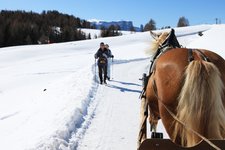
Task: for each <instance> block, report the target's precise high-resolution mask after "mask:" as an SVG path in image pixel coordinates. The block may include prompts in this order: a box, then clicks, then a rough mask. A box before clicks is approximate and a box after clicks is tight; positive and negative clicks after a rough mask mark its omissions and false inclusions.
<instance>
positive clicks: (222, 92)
mask: <svg viewBox="0 0 225 150" xmlns="http://www.w3.org/2000/svg"><path fill="white" fill-rule="evenodd" d="M169 34H170V33H168V32H164V33H162V34H161V35H157V36H156V34H154V35H153V34H152V36H153V37H154V39H155V41H154V42H153V44H152V45H153V48H152V49H151V51H152V52H154V54H155V55H156V54H157V56H156V57H155V61H154V62H153V66H152V69H151V71H150V73H149V76H148V80H147V84H146V87H145V91H144V92H143V95H144V96H143V97H144V99H145V101H146V104H145V105H146V106H147V107H146V108H147V109H148V110H147V111H149V112H150V115H149V123H150V125H151V129H154V130H155V131H156V127H157V123H158V120H159V119H161V120H162V123H163V125H164V127H165V130H166V132H167V133H168V136H169V137H170V139H171V140H172V141H173V142H174V143H176V144H178V145H181V146H184V147H191V146H194V145H196V144H198V143H199V142H200V141H201V140H202V139H225V88H224V83H225V60H224V59H223V58H222V57H221V56H219V55H218V54H216V53H214V52H212V51H210V50H205V49H188V48H181V47H176V46H175V47H174V46H173V45H169V44H167V46H164V45H163V43H166V42H165V41H166V40H167V39H168V35H169ZM173 38H174V37H173ZM175 41H176V40H175ZM167 43H168V42H167ZM159 50H160V52H159ZM144 109H145V107H144V106H142V112H144ZM143 117H144V116H143V113H142V119H143ZM142 137H144V138H143V139H141V141H143V140H144V139H145V138H146V135H145V136H142Z"/></svg>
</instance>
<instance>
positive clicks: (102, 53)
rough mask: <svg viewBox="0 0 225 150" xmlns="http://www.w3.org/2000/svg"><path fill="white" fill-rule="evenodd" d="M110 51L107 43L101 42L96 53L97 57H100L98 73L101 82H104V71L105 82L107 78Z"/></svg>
mask: <svg viewBox="0 0 225 150" xmlns="http://www.w3.org/2000/svg"><path fill="white" fill-rule="evenodd" d="M107 58H108V53H107V49H106V48H105V44H104V43H103V42H101V43H100V48H99V49H98V51H97V52H96V53H95V59H98V73H99V79H100V84H102V82H103V78H102V74H103V73H104V83H105V84H107V83H106V78H107V63H108V60H107Z"/></svg>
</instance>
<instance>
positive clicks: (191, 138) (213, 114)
mask: <svg viewBox="0 0 225 150" xmlns="http://www.w3.org/2000/svg"><path fill="white" fill-rule="evenodd" d="M220 76H221V75H220V71H219V70H218V68H217V67H216V66H215V65H214V64H213V63H211V62H206V61H202V60H195V61H192V62H191V63H189V65H188V66H187V68H186V72H185V79H184V85H183V87H182V89H181V93H180V96H179V98H178V107H177V118H178V119H179V120H180V121H182V122H183V123H184V124H185V125H186V126H187V127H188V128H189V129H193V130H194V131H196V132H198V133H199V134H201V135H203V136H204V137H206V138H209V139H224V138H225V108H224V105H223V102H222V98H223V94H224V93H223V89H224V84H223V82H222V80H221V77H220ZM189 129H187V128H185V127H184V126H183V125H181V124H179V123H178V122H175V130H174V139H175V138H178V139H180V140H181V144H182V145H183V146H193V145H196V144H197V143H198V142H199V141H200V140H201V138H199V137H198V136H197V135H196V134H194V133H193V132H192V131H191V130H189Z"/></svg>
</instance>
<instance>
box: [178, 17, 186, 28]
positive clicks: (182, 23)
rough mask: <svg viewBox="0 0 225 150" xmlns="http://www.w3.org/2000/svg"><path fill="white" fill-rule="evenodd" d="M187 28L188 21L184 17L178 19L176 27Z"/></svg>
mask: <svg viewBox="0 0 225 150" xmlns="http://www.w3.org/2000/svg"><path fill="white" fill-rule="evenodd" d="M186 26H189V21H188V19H186V18H185V17H184V16H182V17H180V18H179V20H178V23H177V27H186Z"/></svg>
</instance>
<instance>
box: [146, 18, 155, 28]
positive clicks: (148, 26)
mask: <svg viewBox="0 0 225 150" xmlns="http://www.w3.org/2000/svg"><path fill="white" fill-rule="evenodd" d="M150 30H156V22H155V21H154V20H153V19H150V21H149V22H148V23H147V24H146V25H145V27H144V31H150Z"/></svg>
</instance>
